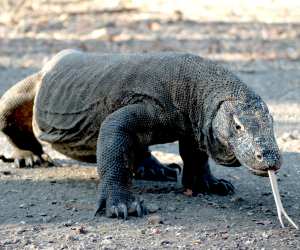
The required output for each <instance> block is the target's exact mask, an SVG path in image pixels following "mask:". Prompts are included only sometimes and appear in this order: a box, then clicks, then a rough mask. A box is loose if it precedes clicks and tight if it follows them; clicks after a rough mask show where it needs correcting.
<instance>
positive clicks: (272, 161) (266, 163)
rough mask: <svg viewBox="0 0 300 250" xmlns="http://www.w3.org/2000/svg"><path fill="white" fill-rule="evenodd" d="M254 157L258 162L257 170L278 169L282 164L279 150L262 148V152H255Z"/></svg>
mask: <svg viewBox="0 0 300 250" xmlns="http://www.w3.org/2000/svg"><path fill="white" fill-rule="evenodd" d="M255 159H256V161H257V162H258V164H257V165H258V167H259V170H264V171H268V170H274V171H277V170H278V169H280V167H281V164H282V158H281V155H280V153H279V152H276V151H274V150H264V151H262V152H256V153H255Z"/></svg>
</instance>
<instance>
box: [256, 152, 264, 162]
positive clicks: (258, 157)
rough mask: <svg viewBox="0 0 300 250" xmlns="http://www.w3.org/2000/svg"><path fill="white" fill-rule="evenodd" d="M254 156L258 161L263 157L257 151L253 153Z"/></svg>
mask: <svg viewBox="0 0 300 250" xmlns="http://www.w3.org/2000/svg"><path fill="white" fill-rule="evenodd" d="M255 157H256V159H257V160H258V161H262V159H263V157H262V155H261V154H259V153H257V154H256V155H255Z"/></svg>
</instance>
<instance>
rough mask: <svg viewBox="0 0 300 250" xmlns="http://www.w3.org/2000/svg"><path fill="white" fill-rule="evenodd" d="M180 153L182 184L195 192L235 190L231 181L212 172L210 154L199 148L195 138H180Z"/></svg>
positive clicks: (219, 192)
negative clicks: (209, 160)
mask: <svg viewBox="0 0 300 250" xmlns="http://www.w3.org/2000/svg"><path fill="white" fill-rule="evenodd" d="M179 153H180V156H181V158H182V160H183V174H182V184H183V186H184V187H185V188H187V189H191V190H192V191H193V194H197V193H214V194H219V195H227V194H229V193H233V192H234V187H233V185H232V184H231V183H230V182H229V181H226V180H223V179H217V178H216V177H214V176H213V175H212V174H211V171H210V168H209V164H208V155H207V154H206V153H205V152H204V151H201V150H200V149H199V147H198V144H197V142H196V141H195V140H194V139H192V138H189V139H187V138H184V139H181V140H179Z"/></svg>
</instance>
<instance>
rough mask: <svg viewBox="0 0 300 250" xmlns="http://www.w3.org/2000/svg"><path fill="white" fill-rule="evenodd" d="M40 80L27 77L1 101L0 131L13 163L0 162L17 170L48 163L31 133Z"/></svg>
mask: <svg viewBox="0 0 300 250" xmlns="http://www.w3.org/2000/svg"><path fill="white" fill-rule="evenodd" d="M39 80H40V77H39V75H38V74H35V75H32V76H29V77H27V78H25V79H24V80H22V81H20V82H19V83H17V84H16V85H14V86H13V87H12V88H10V89H9V90H8V91H7V92H6V93H5V94H4V95H3V96H2V97H1V99H0V130H1V131H2V132H3V133H4V134H5V135H6V137H7V138H8V141H9V142H10V144H11V145H12V146H13V150H14V153H13V158H12V159H8V158H6V157H4V156H1V159H2V160H4V161H7V162H9V161H14V163H15V166H16V167H33V166H34V165H40V164H42V163H44V162H46V161H47V160H48V159H47V158H48V157H47V156H46V155H44V152H43V149H42V145H41V144H40V143H39V141H38V140H37V139H36V137H35V136H34V134H33V130H32V114H33V103H34V97H35V93H36V85H37V84H38V82H39Z"/></svg>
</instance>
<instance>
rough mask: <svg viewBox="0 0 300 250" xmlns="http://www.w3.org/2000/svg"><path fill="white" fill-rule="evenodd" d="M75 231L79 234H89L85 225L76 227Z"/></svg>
mask: <svg viewBox="0 0 300 250" xmlns="http://www.w3.org/2000/svg"><path fill="white" fill-rule="evenodd" d="M75 232H76V233H77V234H87V232H88V231H87V230H86V229H85V228H84V227H83V226H80V227H78V228H76V229H75Z"/></svg>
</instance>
